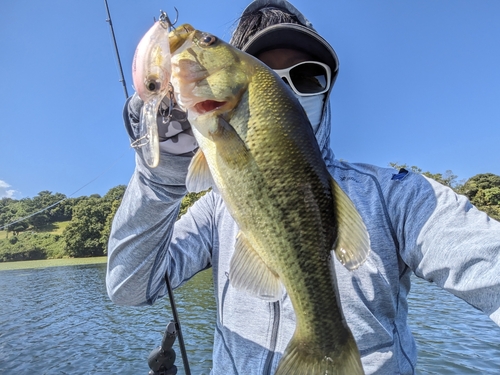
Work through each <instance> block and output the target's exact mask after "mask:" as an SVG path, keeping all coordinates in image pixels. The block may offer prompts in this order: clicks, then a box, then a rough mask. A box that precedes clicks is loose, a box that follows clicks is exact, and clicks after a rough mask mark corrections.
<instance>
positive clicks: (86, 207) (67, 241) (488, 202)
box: [0, 163, 500, 261]
mask: <svg viewBox="0 0 500 375" xmlns="http://www.w3.org/2000/svg"><path fill="white" fill-rule="evenodd" d="M390 165H391V166H392V167H394V168H396V169H399V168H406V169H408V170H410V171H412V172H415V173H421V174H423V175H425V176H427V177H430V178H432V179H434V180H436V181H438V182H440V183H442V184H444V185H446V186H449V187H451V188H452V189H453V190H454V191H455V192H457V193H458V194H462V195H465V196H467V197H468V198H469V200H470V201H471V202H472V204H474V205H475V206H476V207H477V208H478V209H480V210H482V211H484V212H486V213H487V214H488V215H489V216H490V217H492V218H494V219H496V220H500V176H497V175H495V174H492V173H483V174H478V175H476V176H474V177H471V178H470V179H469V180H467V181H465V182H458V181H457V176H455V175H454V174H453V173H452V172H451V171H446V172H445V173H444V174H441V173H435V174H433V173H430V172H423V171H422V170H421V169H420V168H418V167H416V166H410V167H409V166H407V165H406V164H397V163H390ZM124 193H125V186H124V185H119V186H116V187H114V188H112V189H110V190H109V191H108V192H107V193H106V195H104V196H103V197H101V196H100V195H98V194H94V195H90V196H88V197H87V196H82V197H79V198H67V197H66V196H65V195H64V194H61V193H55V194H53V193H52V192H50V191H41V192H40V193H38V195H37V196H35V197H33V198H23V199H20V200H16V199H11V198H2V199H1V200H0V227H5V228H4V229H3V231H4V232H5V236H4V238H0V261H11V260H25V259H44V258H60V257H92V256H103V255H106V254H107V243H108V238H109V233H110V231H111V223H112V221H113V217H114V215H115V213H116V211H117V209H118V207H119V205H120V203H121V200H122V198H123V194H124ZM203 194H204V193H200V194H194V193H190V194H188V195H186V197H185V198H184V199H183V201H182V204H181V209H180V213H179V215H182V214H184V213H185V212H186V211H187V209H188V207H190V206H191V205H192V204H193V203H194V202H195V201H196V200H197V199H198V198H199V197H200V196H201V195H203ZM47 207H48V208H47ZM35 213H36V214H35ZM33 214H35V215H33ZM30 215H31V216H30ZM20 218H26V219H24V220H20V221H19V219H20ZM58 223H59V224H60V223H65V224H66V226H65V228H64V230H63V231H62V233H54V232H53V231H51V228H52V227H55V224H58Z"/></svg>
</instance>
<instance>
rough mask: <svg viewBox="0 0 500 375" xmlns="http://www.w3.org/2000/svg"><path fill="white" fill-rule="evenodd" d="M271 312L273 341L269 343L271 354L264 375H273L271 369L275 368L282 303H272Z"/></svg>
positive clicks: (265, 365) (268, 356) (267, 359)
mask: <svg viewBox="0 0 500 375" xmlns="http://www.w3.org/2000/svg"><path fill="white" fill-rule="evenodd" d="M271 312H272V314H273V317H272V319H273V327H272V330H271V341H270V342H269V353H268V354H267V358H266V362H265V364H264V369H263V372H262V374H263V375H268V374H269V375H272V374H271V369H272V366H273V360H274V352H275V350H276V344H277V342H278V330H279V325H280V303H279V301H277V302H273V303H271Z"/></svg>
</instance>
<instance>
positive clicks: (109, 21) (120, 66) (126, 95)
mask: <svg viewBox="0 0 500 375" xmlns="http://www.w3.org/2000/svg"><path fill="white" fill-rule="evenodd" d="M104 5H106V12H107V13H108V18H107V19H106V22H107V23H108V24H109V28H110V29H111V36H112V38H113V44H114V45H115V54H116V58H117V60H118V67H119V68H120V78H121V79H120V82H121V83H122V85H123V91H124V92H125V99H127V98H128V91H127V84H126V83H125V76H124V75H123V69H122V62H121V60H120V53H119V52H118V44H116V37H115V30H114V29H113V22H111V14H110V13H109V6H108V1H107V0H104Z"/></svg>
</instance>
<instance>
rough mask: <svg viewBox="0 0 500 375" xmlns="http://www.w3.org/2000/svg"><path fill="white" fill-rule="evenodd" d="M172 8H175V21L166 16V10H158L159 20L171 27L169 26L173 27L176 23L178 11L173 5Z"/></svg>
mask: <svg viewBox="0 0 500 375" xmlns="http://www.w3.org/2000/svg"><path fill="white" fill-rule="evenodd" d="M174 9H175V21H174V22H171V21H170V18H169V17H168V14H167V13H166V12H164V11H163V10H160V18H159V21H160V22H166V23H167V25H169V27H171V28H174V25H175V24H176V23H177V21H178V19H179V11H178V10H177V8H176V7H174Z"/></svg>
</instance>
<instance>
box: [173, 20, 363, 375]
mask: <svg viewBox="0 0 500 375" xmlns="http://www.w3.org/2000/svg"><path fill="white" fill-rule="evenodd" d="M170 41H171V44H170V46H171V53H172V84H173V86H174V91H175V92H176V100H177V102H178V104H179V105H180V106H181V107H182V108H183V109H185V110H187V112H188V119H189V121H190V123H191V125H192V127H193V132H194V135H195V137H196V140H197V142H198V144H199V146H200V149H199V151H198V152H197V154H196V155H195V156H194V157H193V160H192V162H191V165H190V167H189V172H188V177H187V186H188V189H189V190H190V191H201V190H204V189H206V188H208V187H213V188H214V189H216V190H217V191H218V192H219V193H220V194H221V196H222V198H223V200H224V202H225V204H226V206H227V208H228V210H229V212H230V213H231V215H232V217H233V218H234V220H235V221H236V223H237V224H238V226H239V228H240V232H239V234H238V236H237V238H236V239H235V240H236V246H235V253H234V255H233V258H232V260H231V263H230V267H231V269H230V274H229V278H230V282H231V284H232V285H233V286H234V287H235V288H241V289H244V290H246V291H248V292H250V293H252V294H254V295H257V296H259V297H261V298H264V299H267V300H269V301H275V300H278V299H280V298H281V297H282V295H283V293H284V289H285V290H286V292H287V293H288V295H289V297H290V299H291V302H292V305H293V308H294V311H295V315H296V329H295V333H294V335H293V337H292V339H291V341H290V342H289V344H288V346H287V348H286V350H285V352H284V354H283V357H282V358H281V361H280V363H279V365H278V368H277V371H276V374H279V375H283V374H300V375H305V374H308V375H325V374H328V375H332V374H344V375H345V374H348V375H356V374H363V368H362V365H361V360H360V355H359V352H358V349H357V346H356V343H355V341H354V338H353V336H352V334H351V331H350V329H349V327H348V326H347V324H346V322H345V320H344V318H343V315H342V311H341V308H340V300H339V298H338V292H337V291H336V281H335V275H334V267H333V259H332V250H335V253H336V255H337V257H338V259H339V260H340V261H341V262H342V263H343V264H344V265H345V266H346V267H348V268H350V269H354V268H356V267H358V266H359V265H360V264H361V263H362V262H363V261H364V260H365V258H366V256H367V255H368V253H369V248H370V246H369V238H368V234H367V231H366V228H365V225H364V223H363V221H362V219H361V217H360V216H359V214H358V212H357V211H356V209H355V208H354V205H353V204H352V202H351V201H350V200H349V198H348V197H347V195H346V194H345V193H344V192H343V191H342V190H341V189H340V187H339V186H338V185H337V184H336V183H335V182H334V180H333V179H332V177H331V176H330V174H329V172H328V170H327V168H326V165H325V163H324V161H323V158H322V156H321V152H320V149H319V146H318V144H317V142H316V139H315V136H314V134H313V130H312V127H311V126H310V124H309V122H308V119H307V115H306V113H305V112H304V110H303V109H302V107H301V106H300V104H299V102H298V101H297V100H296V98H295V97H294V96H293V94H292V93H291V91H290V90H289V89H288V88H287V87H286V86H285V83H284V82H283V81H282V80H281V79H280V78H279V77H278V76H277V75H276V74H275V73H274V72H273V71H272V70H270V69H269V68H268V67H266V66H265V65H264V64H263V63H261V62H260V61H258V60H257V59H255V58H254V57H252V56H250V55H247V54H245V53H243V52H241V51H239V50H237V49H236V48H234V47H232V46H230V45H229V44H227V43H225V42H223V41H222V40H220V39H218V38H217V37H216V36H214V35H211V34H209V33H205V32H201V31H197V30H195V29H194V28H193V27H192V26H190V25H184V26H180V27H179V28H177V29H176V30H175V31H173V32H172V33H171V34H170ZM283 287H284V288H283Z"/></svg>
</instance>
